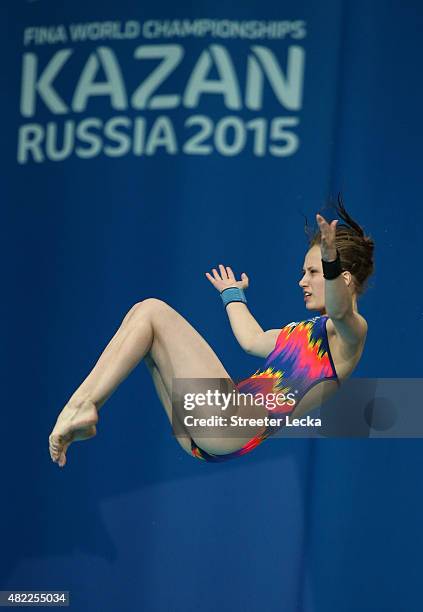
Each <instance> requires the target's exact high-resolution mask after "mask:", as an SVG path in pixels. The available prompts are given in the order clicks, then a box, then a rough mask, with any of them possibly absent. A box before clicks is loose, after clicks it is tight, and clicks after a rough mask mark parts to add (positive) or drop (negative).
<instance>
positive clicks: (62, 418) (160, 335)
mask: <svg viewBox="0 0 423 612" xmlns="http://www.w3.org/2000/svg"><path fill="white" fill-rule="evenodd" d="M147 354H149V357H150V359H151V360H152V361H153V362H154V364H155V366H156V367H157V368H158V371H159V372H160V377H161V380H162V382H163V385H164V388H165V389H166V391H167V394H168V396H169V397H171V395H172V381H173V379H174V378H185V379H204V378H212V379H227V380H228V391H229V390H230V388H232V389H234V388H235V387H234V385H233V383H232V381H230V377H229V374H228V373H227V372H226V370H225V368H224V367H223V365H222V364H221V362H220V360H219V359H218V357H217V356H216V354H215V353H214V351H213V350H212V349H211V347H210V346H209V345H208V344H207V342H206V341H205V340H204V339H203V338H202V337H201V335H200V334H199V333H198V332H197V331H196V330H195V329H194V328H193V327H192V326H191V325H190V324H189V323H188V321H186V320H185V319H184V318H183V317H182V316H181V315H180V314H179V313H177V312H176V311H175V310H174V309H173V308H171V307H170V306H169V305H168V304H166V303H165V302H162V301H161V300H157V299H154V298H150V299H147V300H144V301H142V302H139V303H138V304H136V305H135V306H134V307H133V308H132V309H131V311H130V312H129V313H128V315H127V316H126V317H125V319H124V321H123V323H122V325H121V326H120V328H119V330H118V331H117V333H116V334H115V336H114V337H113V338H112V340H111V341H110V342H109V344H108V345H107V347H106V349H105V350H104V352H103V353H102V355H101V356H100V358H99V360H98V361H97V363H96V365H95V367H94V368H93V370H92V371H91V373H90V374H89V375H88V377H87V378H86V379H85V380H84V382H83V383H82V384H81V386H80V387H79V388H78V389H77V390H76V391H75V393H74V394H73V395H72V397H71V398H70V400H69V402H68V403H67V405H66V406H65V408H64V409H63V410H62V412H61V413H60V415H59V417H58V420H57V423H56V425H55V428H54V429H53V431H52V434H51V435H50V453H51V456H52V459H53V460H54V461H58V462H59V465H64V464H65V462H66V450H67V448H68V446H69V444H70V443H71V442H72V441H73V440H75V439H85V438H87V437H91V436H92V435H95V426H96V423H97V420H98V415H97V412H98V410H99V408H100V407H101V406H102V405H103V404H104V402H105V401H106V400H107V399H108V398H109V397H110V396H111V395H112V393H113V392H114V391H115V389H116V388H117V387H118V386H119V384H120V383H121V382H122V381H123V380H124V379H125V378H126V377H127V376H128V375H129V373H130V372H131V371H132V370H133V369H134V367H135V366H136V365H137V364H138V363H139V361H140V360H141V359H142V358H143V357H145V356H146V355H147ZM202 384H204V383H202ZM194 386H195V384H194ZM190 391H193V389H192V387H190V388H189V389H186V392H190ZM164 407H165V409H166V410H167V413H168V416H169V418H170V419H171V418H172V415H171V408H170V407H169V405H168V406H167V407H166V405H164ZM174 409H175V407H174ZM176 410H177V413H178V417H179V418H180V419H182V417H183V412H182V410H183V409H181V406H179V405H178V407H176ZM234 410H235V412H237V409H235V408H233V411H234ZM230 412H231V406H229V408H228V412H227V414H228V415H229V414H230ZM208 413H209V411H208V409H207V406H206V407H204V409H203V414H204V415H205V416H206V415H207V414H208ZM264 413H265V410H264V409H263V407H262V406H259V407H256V406H250V408H247V413H244V415H245V416H250V415H254V416H264ZM258 430H259V428H257V429H256V431H258ZM214 432H215V433H216V435H218V434H219V431H218V429H217V430H216V429H215V430H214ZM198 433H199V434H200V435H201V434H203V433H204V428H203V429H199V430H198ZM233 433H234V436H235V438H233V439H231V440H228V439H226V440H225V441H224V443H223V445H222V444H221V443H220V442H221V441H220V439H219V438H216V439H213V440H211V439H210V440H207V447H206V450H209V452H213V451H214V452H219V450H220V451H221V452H232V451H233V450H236V449H237V448H240V447H241V446H242V445H243V444H244V443H245V442H246V441H248V439H249V437H251V436H252V435H255V433H254V431H252V430H251V429H249V430H248V432H244V433H245V437H244V438H239V437H238V436H239V433H238V432H236V431H234V432H233ZM194 435H195V432H194V433H193V438H194ZM194 439H195V438H194ZM210 445H211V446H210ZM203 446H204V445H203Z"/></svg>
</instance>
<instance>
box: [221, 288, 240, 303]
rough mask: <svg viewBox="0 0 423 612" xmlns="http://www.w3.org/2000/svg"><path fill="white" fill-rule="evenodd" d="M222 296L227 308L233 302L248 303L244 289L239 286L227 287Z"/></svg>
mask: <svg viewBox="0 0 423 612" xmlns="http://www.w3.org/2000/svg"><path fill="white" fill-rule="evenodd" d="M220 297H221V298H222V301H223V305H224V307H225V308H226V306H227V305H228V304H230V303H231V302H242V303H243V304H246V303H247V300H246V297H245V295H244V291H243V290H242V289H239V288H238V287H227V288H226V289H224V290H223V291H221V292H220Z"/></svg>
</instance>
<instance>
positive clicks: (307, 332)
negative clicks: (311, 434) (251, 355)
mask: <svg viewBox="0 0 423 612" xmlns="http://www.w3.org/2000/svg"><path fill="white" fill-rule="evenodd" d="M327 320H328V316H327V315H323V316H319V317H313V318H312V319H307V320H306V321H300V322H298V323H297V322H293V323H288V325H285V327H284V328H283V329H282V330H281V332H280V334H279V336H278V338H277V340H276V345H275V348H274V349H273V351H272V352H271V353H270V354H269V355H268V357H267V359H266V362H265V363H264V366H263V369H261V370H257V372H255V373H254V374H253V375H252V376H250V377H249V378H247V379H245V380H242V381H241V382H239V383H237V384H236V388H237V390H238V391H239V392H242V393H252V394H253V395H254V394H256V393H263V394H267V393H283V394H284V395H285V396H286V395H287V394H288V393H294V394H295V402H296V403H295V406H296V405H298V404H299V402H300V400H301V399H302V398H303V397H304V396H305V394H306V393H307V392H308V391H309V390H310V389H311V388H312V387H314V386H315V385H317V384H318V383H320V382H322V381H324V380H335V381H336V382H337V383H338V384H339V379H338V376H337V374H336V370H335V366H334V363H333V360H332V355H331V353H330V349H329V341H328V335H327V331H326V322H327ZM295 406H294V407H295ZM268 412H269V417H273V416H279V417H280V416H281V413H282V414H284V415H285V416H286V414H287V407H286V405H285V406H284V407H283V409H282V410H280V412H279V413H278V410H277V409H274V410H268ZM291 412H292V410H291ZM281 427H283V425H281V426H278V427H271V426H268V427H266V429H265V430H264V431H263V432H262V433H261V434H259V435H257V436H255V437H254V438H252V439H251V440H250V441H249V442H247V444H245V445H244V446H243V447H242V448H240V449H238V450H237V451H234V452H232V453H227V454H226V455H212V454H210V453H207V452H206V451H204V450H203V449H201V448H200V447H199V446H197V444H196V443H195V442H194V440H191V451H192V454H193V455H194V457H197V459H203V460H204V461H211V462H219V461H227V460H228V459H233V458H235V457H240V456H242V455H245V453H248V452H249V451H251V450H253V448H255V447H256V446H258V445H259V444H261V442H263V441H264V440H265V439H266V438H268V437H269V436H271V435H272V434H273V433H275V431H277V430H279V429H281Z"/></svg>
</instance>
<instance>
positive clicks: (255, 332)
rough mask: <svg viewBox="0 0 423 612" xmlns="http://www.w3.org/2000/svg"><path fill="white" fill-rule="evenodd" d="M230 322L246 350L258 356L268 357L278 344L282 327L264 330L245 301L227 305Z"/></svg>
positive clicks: (240, 343)
mask: <svg viewBox="0 0 423 612" xmlns="http://www.w3.org/2000/svg"><path fill="white" fill-rule="evenodd" d="M226 312H227V314H228V318H229V323H230V325H231V328H232V331H233V333H234V336H235V338H236V339H237V341H238V343H239V345H240V346H241V348H242V349H244V351H246V352H247V353H248V354H250V355H255V356H256V357H267V355H268V354H269V353H270V352H271V351H272V350H273V348H274V347H275V344H276V338H277V337H278V335H279V333H280V331H281V330H280V329H270V330H268V331H264V330H263V329H262V328H261V326H260V325H259V324H258V323H257V321H256V320H255V318H254V317H253V315H252V314H251V312H250V311H249V310H248V307H247V305H246V304H244V303H243V302H230V303H229V304H228V305H227V306H226Z"/></svg>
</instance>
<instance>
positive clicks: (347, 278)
mask: <svg viewBox="0 0 423 612" xmlns="http://www.w3.org/2000/svg"><path fill="white" fill-rule="evenodd" d="M342 276H343V277H344V280H345V283H346V285H347V287H349V286H350V285H351V283H352V282H353V277H352V274H351V272H348V270H344V271H343V272H342Z"/></svg>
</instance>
